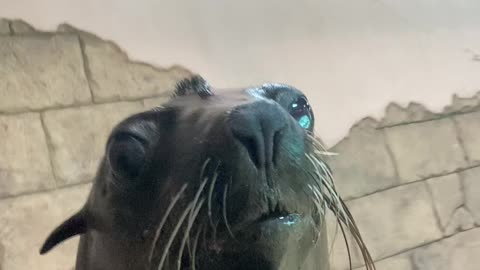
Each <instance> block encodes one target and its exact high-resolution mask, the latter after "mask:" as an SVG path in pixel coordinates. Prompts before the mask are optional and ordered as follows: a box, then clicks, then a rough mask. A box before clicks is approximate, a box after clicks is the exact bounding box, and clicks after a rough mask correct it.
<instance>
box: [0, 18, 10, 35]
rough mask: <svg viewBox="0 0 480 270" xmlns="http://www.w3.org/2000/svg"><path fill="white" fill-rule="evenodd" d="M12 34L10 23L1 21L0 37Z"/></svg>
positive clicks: (4, 20)
mask: <svg viewBox="0 0 480 270" xmlns="http://www.w3.org/2000/svg"><path fill="white" fill-rule="evenodd" d="M8 34H10V22H9V21H8V20H6V19H0V35H8Z"/></svg>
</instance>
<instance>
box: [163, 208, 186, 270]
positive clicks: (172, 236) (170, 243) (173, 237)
mask: <svg viewBox="0 0 480 270" xmlns="http://www.w3.org/2000/svg"><path fill="white" fill-rule="evenodd" d="M192 208H193V203H190V204H189V205H188V206H187V207H186V208H185V210H184V211H183V213H182V215H181V216H180V219H179V220H178V222H177V225H176V226H175V228H174V229H173V231H172V234H171V235H170V238H169V239H168V242H167V244H166V245H165V249H164V250H163V254H162V257H161V259H160V264H159V265H158V268H157V269H158V270H162V267H163V264H164V263H165V258H166V257H167V254H168V252H169V249H170V246H171V245H172V243H173V240H174V239H175V237H176V236H177V233H178V231H179V230H180V227H181V226H182V224H183V221H184V220H185V218H186V217H187V215H188V213H189V212H190V211H191V209H192Z"/></svg>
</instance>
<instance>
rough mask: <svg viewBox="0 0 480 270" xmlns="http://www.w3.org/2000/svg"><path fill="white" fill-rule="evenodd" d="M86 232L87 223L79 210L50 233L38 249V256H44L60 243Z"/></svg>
mask: <svg viewBox="0 0 480 270" xmlns="http://www.w3.org/2000/svg"><path fill="white" fill-rule="evenodd" d="M86 231H87V221H86V218H85V211H83V210H80V211H79V212H78V213H76V214H75V215H73V216H71V217H70V218H69V219H67V220H65V221H64V222H63V223H62V224H61V225H60V226H58V227H57V228H56V229H55V230H54V231H53V232H51V233H50V235H49V236H48V238H47V240H45V243H44V244H43V246H42V248H41V249H40V254H42V255H43V254H45V253H47V252H48V251H50V250H51V249H52V248H54V247H55V246H56V245H57V244H59V243H60V242H62V241H64V240H66V239H68V238H70V237H72V236H75V235H77V234H83V233H85V232H86Z"/></svg>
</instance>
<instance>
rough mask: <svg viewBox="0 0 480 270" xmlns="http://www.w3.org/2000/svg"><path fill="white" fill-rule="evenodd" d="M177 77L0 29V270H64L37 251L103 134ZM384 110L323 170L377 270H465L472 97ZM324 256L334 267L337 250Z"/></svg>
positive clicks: (68, 254) (120, 57)
mask: <svg viewBox="0 0 480 270" xmlns="http://www.w3.org/2000/svg"><path fill="white" fill-rule="evenodd" d="M188 74H189V72H188V71H187V70H185V69H183V68H181V67H176V68H172V69H160V68H153V67H151V66H148V65H145V64H138V63H132V62H131V61H129V60H128V59H127V56H126V55H125V54H124V53H123V52H122V51H120V50H119V49H118V47H117V46H116V45H115V44H113V43H110V42H106V41H104V40H101V39H99V38H97V37H95V36H93V35H91V34H88V33H84V32H78V31H76V30H75V29H73V28H72V27H69V26H67V25H62V26H60V27H59V28H58V33H45V32H38V31H35V30H34V29H33V28H32V27H31V26H29V25H27V24H25V23H24V22H21V21H8V20H4V19H2V20H0V77H1V78H2V80H0V96H1V97H2V98H1V99H0V138H1V141H0V153H2V154H1V155H0V164H1V166H0V269H2V270H17V269H18V270H23V269H39V270H43V269H48V270H56V269H58V270H60V269H69V268H70V267H71V266H72V265H73V262H74V252H75V244H76V243H77V239H75V240H73V241H69V242H68V243H66V244H62V245H61V246H60V247H59V248H57V249H55V250H54V251H53V252H51V253H49V255H48V256H44V257H41V256H39V255H38V253H37V252H38V248H39V247H40V245H41V243H42V241H43V240H44V239H45V237H46V235H47V234H48V233H49V232H50V231H51V230H52V229H53V228H54V226H55V225H56V224H59V223H60V222H61V221H62V220H64V219H65V218H66V217H68V216H69V215H71V214H72V213H74V212H75V211H76V210H77V209H79V208H80V207H81V205H82V203H83V202H84V201H85V197H86V195H87V191H88V189H89V187H90V184H89V182H90V181H91V179H92V176H93V174H94V172H95V169H96V166H97V163H98V160H99V158H100V155H101V154H102V151H103V149H104V144H105V140H106V136H107V134H108V132H109V130H110V128H111V127H112V126H113V125H114V124H115V123H116V122H118V121H119V120H120V119H122V118H123V117H125V116H127V115H129V114H132V113H134V112H138V111H141V110H145V109H148V108H151V107H153V106H156V105H158V104H160V103H161V102H162V101H164V100H165V99H166V98H167V97H168V96H169V95H170V94H171V89H172V88H173V86H174V84H175V83H176V82H177V81H178V80H180V79H181V78H183V77H185V76H188ZM386 111H387V113H386V115H385V117H382V118H379V119H377V120H376V119H373V118H365V119H363V120H362V121H360V122H358V123H357V124H356V125H355V126H354V127H353V128H352V129H351V130H350V132H349V135H348V136H347V137H345V138H344V139H342V140H341V141H340V142H339V143H338V144H336V145H335V146H334V147H333V148H332V149H331V150H332V151H334V152H337V153H339V155H338V156H334V157H331V158H329V159H328V160H327V161H328V162H329V163H330V164H331V165H332V168H333V170H334V172H335V175H336V178H337V185H338V188H339V190H340V192H341V194H342V195H343V196H344V198H345V199H346V200H347V201H348V202H347V204H348V205H349V206H350V208H351V210H352V212H353V214H354V216H355V217H356V219H357V222H358V225H359V227H360V230H361V231H362V233H363V235H364V238H365V241H366V243H367V245H368V246H369V248H370V249H371V252H372V254H373V257H374V259H375V261H377V262H378V269H388V270H397V269H398V270H419V269H422V270H423V269H426V270H430V269H431V270H433V269H435V270H452V269H462V270H470V269H472V270H473V269H477V268H478V265H479V263H480V262H479V257H478V254H479V252H480V200H479V199H480V167H479V166H480V139H479V138H480V137H479V136H478V134H479V133H480V93H479V95H476V96H472V97H470V98H465V99H456V100H455V102H454V103H453V104H451V105H449V106H447V107H445V108H444V110H442V113H432V112H430V111H428V110H427V109H425V108H424V107H423V106H422V105H420V104H412V105H410V106H409V107H408V108H402V107H399V106H398V105H396V104H394V103H392V104H390V105H389V106H388V107H387V110H386ZM338 239H340V240H341V239H342V238H341V237H339V238H338ZM333 254H334V257H333V260H334V262H335V263H334V264H335V265H336V268H335V269H338V270H343V269H345V268H346V264H345V262H346V253H345V249H344V246H343V244H342V243H341V241H339V242H337V244H336V245H335V251H334V253H333ZM354 258H355V260H354V266H359V262H358V260H357V259H356V256H354Z"/></svg>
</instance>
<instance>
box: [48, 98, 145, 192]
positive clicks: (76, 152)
mask: <svg viewBox="0 0 480 270" xmlns="http://www.w3.org/2000/svg"><path fill="white" fill-rule="evenodd" d="M142 110H144V107H143V105H142V104H141V102H119V103H112V104H104V105H91V106H85V107H79V108H69V109H62V110H53V111H48V112H45V113H44V114H43V117H44V122H45V126H46V129H47V135H48V136H49V139H50V140H51V145H52V159H53V167H54V170H55V174H56V176H57V180H58V181H59V182H58V184H59V185H68V184H74V183H80V182H86V181H90V180H92V178H93V176H94V175H95V172H96V170H97V166H98V165H99V161H100V159H101V157H102V155H103V153H104V151H105V143H106V140H107V137H108V135H109V133H110V131H111V129H112V128H113V127H114V126H115V125H116V124H118V123H119V122H120V121H121V120H123V119H124V118H126V117H128V116H130V115H131V114H134V113H137V112H140V111H142Z"/></svg>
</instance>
